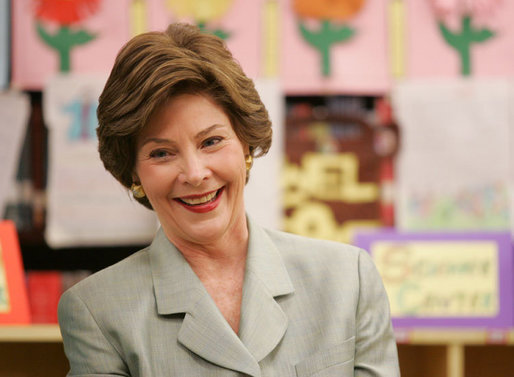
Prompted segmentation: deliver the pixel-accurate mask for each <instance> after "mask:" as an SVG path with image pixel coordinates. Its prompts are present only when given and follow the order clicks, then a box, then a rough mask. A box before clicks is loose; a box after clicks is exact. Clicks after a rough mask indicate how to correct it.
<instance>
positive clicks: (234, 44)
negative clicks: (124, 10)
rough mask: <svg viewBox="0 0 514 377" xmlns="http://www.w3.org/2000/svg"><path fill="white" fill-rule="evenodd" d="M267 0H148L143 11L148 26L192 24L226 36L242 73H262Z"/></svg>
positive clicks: (253, 74)
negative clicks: (177, 23) (264, 15)
mask: <svg viewBox="0 0 514 377" xmlns="http://www.w3.org/2000/svg"><path fill="white" fill-rule="evenodd" d="M266 1H269V0H254V1H245V0H195V1H183V0H148V1H147V5H146V6H147V9H145V10H144V12H142V13H145V14H147V19H148V20H149V22H148V25H149V29H151V30H164V29H166V27H167V26H168V24H169V23H171V22H188V23H192V24H195V25H197V26H199V27H200V29H202V30H204V31H205V32H207V33H212V34H214V35H217V36H219V37H221V38H222V39H224V40H225V42H226V43H227V46H228V48H229V50H230V51H231V52H232V54H233V55H234V57H235V58H236V60H237V61H238V62H239V63H240V64H241V66H242V68H243V70H244V71H245V73H246V74H247V75H248V76H250V77H252V78H257V77H258V76H259V75H261V70H262V69H261V53H262V48H263V46H262V44H263V43H264V42H263V38H262V35H263V31H262V28H263V14H264V10H265V8H264V6H265V3H266Z"/></svg>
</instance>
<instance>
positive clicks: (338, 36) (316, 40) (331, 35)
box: [298, 20, 355, 76]
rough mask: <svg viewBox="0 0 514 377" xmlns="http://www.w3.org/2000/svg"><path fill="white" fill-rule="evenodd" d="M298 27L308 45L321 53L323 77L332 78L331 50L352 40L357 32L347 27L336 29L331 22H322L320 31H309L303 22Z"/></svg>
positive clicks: (299, 22)
mask: <svg viewBox="0 0 514 377" xmlns="http://www.w3.org/2000/svg"><path fill="white" fill-rule="evenodd" d="M298 26H299V28H300V32H301V34H302V36H303V38H304V39H305V40H306V41H307V43H309V44H310V45H311V46H313V47H314V48H315V49H317V50H318V51H319V53H320V55H321V70H322V74H323V76H330V73H331V66H330V49H331V47H332V45H333V44H334V43H337V42H343V41H345V40H347V39H349V38H351V37H352V36H353V35H354V34H355V31H354V30H353V29H351V28H350V27H348V26H346V25H342V26H341V27H336V26H335V25H334V24H332V23H331V22H330V21H329V20H322V21H321V28H320V29H319V30H318V31H312V30H309V29H308V28H307V26H306V25H305V23H303V22H302V21H301V20H299V21H298Z"/></svg>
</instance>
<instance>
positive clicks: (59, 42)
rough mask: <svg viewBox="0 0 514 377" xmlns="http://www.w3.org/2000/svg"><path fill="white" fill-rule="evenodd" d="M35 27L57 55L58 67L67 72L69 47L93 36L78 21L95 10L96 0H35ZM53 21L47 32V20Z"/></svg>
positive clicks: (97, 1) (97, 5) (88, 40)
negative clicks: (55, 24)
mask: <svg viewBox="0 0 514 377" xmlns="http://www.w3.org/2000/svg"><path fill="white" fill-rule="evenodd" d="M35 5H36V7H35V9H34V11H35V16H36V29H37V33H38V35H39V37H40V38H41V39H42V40H43V41H44V42H45V43H46V44H47V45H48V46H50V47H51V48H52V49H54V50H56V52H57V54H58V56H59V71H61V72H69V71H70V69H71V67H70V64H71V63H70V53H71V50H72V49H73V48H74V47H75V46H78V45H83V44H86V43H88V42H90V41H92V40H93V39H94V38H95V37H96V36H95V35H94V34H92V33H90V32H88V31H87V30H86V29H79V27H77V26H78V24H79V23H81V22H82V21H83V20H84V19H85V18H87V17H89V16H90V15H92V14H94V13H96V12H97V11H98V8H99V5H100V3H99V0H39V1H36V2H35ZM48 22H49V23H51V24H53V23H57V25H58V29H57V30H56V31H55V32H51V31H50V28H48V26H47V23H48Z"/></svg>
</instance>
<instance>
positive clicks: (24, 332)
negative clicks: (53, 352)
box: [0, 324, 62, 343]
mask: <svg viewBox="0 0 514 377" xmlns="http://www.w3.org/2000/svg"><path fill="white" fill-rule="evenodd" d="M0 342H3V343H6V342H25V343H39V342H48V343H53V342H62V337H61V332H60V331H59V326H58V325H56V324H55V325H54V324H48V325H47V324H44V325H43V324H41V325H40V324H36V325H0Z"/></svg>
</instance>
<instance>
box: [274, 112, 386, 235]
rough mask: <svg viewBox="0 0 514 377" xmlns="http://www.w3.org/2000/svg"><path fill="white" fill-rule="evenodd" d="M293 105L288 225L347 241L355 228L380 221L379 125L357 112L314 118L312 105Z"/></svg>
mask: <svg viewBox="0 0 514 377" xmlns="http://www.w3.org/2000/svg"><path fill="white" fill-rule="evenodd" d="M289 108H290V113H289V116H288V118H287V121H286V138H285V142H286V144H285V145H286V150H285V153H286V162H285V166H284V169H283V176H282V183H283V188H284V192H283V202H284V213H285V220H284V226H285V230H286V231H289V232H292V233H298V234H303V235H306V236H310V237H315V238H323V239H331V240H336V241H341V242H349V241H350V240H351V237H352V235H353V232H354V230H355V229H356V228H359V227H364V226H367V227H369V226H378V225H380V224H381V213H380V205H381V203H380V194H381V187H380V167H381V161H382V157H383V156H381V155H379V154H378V153H377V151H376V149H375V140H376V139H375V136H376V134H375V130H374V129H373V128H372V127H371V126H370V125H369V124H368V123H366V122H365V121H364V119H363V118H361V117H359V116H353V117H351V116H348V115H338V114H337V113H336V112H334V113H333V114H332V115H329V116H327V117H325V118H323V119H316V117H314V116H312V115H311V114H310V112H311V111H312V108H311V107H310V106H309V105H306V104H301V103H299V104H295V105H291V106H289ZM295 113H296V114H295Z"/></svg>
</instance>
